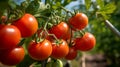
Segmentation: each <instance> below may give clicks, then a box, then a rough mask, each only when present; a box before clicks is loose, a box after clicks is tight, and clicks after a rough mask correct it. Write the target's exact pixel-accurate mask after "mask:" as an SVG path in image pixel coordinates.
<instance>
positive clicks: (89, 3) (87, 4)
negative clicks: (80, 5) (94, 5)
mask: <svg viewBox="0 0 120 67" xmlns="http://www.w3.org/2000/svg"><path fill="white" fill-rule="evenodd" d="M85 5H86V9H87V10H89V8H90V6H91V0H85Z"/></svg>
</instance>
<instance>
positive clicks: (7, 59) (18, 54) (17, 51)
mask: <svg viewBox="0 0 120 67" xmlns="http://www.w3.org/2000/svg"><path fill="white" fill-rule="evenodd" d="M24 56H25V50H24V48H23V47H21V46H19V47H15V48H13V49H9V50H4V51H2V52H0V61H1V63H2V64H5V65H9V66H13V65H16V64H19V63H20V62H21V61H22V60H23V59H24Z"/></svg>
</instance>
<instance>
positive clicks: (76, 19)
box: [69, 13, 88, 30]
mask: <svg viewBox="0 0 120 67" xmlns="http://www.w3.org/2000/svg"><path fill="white" fill-rule="evenodd" d="M69 23H70V25H71V26H72V27H73V29H78V30H81V29H83V28H85V27H86V26H87V25H88V17H87V16H86V15H85V14H84V13H77V14H76V15H75V16H73V17H71V18H70V19H69Z"/></svg>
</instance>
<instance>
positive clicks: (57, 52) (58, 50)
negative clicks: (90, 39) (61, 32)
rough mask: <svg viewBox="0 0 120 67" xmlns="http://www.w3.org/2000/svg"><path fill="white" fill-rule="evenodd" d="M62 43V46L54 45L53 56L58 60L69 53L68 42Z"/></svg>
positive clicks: (62, 41)
mask: <svg viewBox="0 0 120 67" xmlns="http://www.w3.org/2000/svg"><path fill="white" fill-rule="evenodd" d="M60 42H61V43H60V44H53V45H52V54H51V56H52V57H53V58H57V59H60V58H64V57H65V56H66V55H67V54H68V52H69V47H68V44H67V42H66V41H65V40H61V41H60Z"/></svg>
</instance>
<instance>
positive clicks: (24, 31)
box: [13, 13, 38, 37]
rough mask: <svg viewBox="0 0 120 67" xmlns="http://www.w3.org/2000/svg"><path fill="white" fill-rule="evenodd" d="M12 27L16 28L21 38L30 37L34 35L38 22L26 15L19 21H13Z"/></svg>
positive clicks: (31, 16)
mask: <svg viewBox="0 0 120 67" xmlns="http://www.w3.org/2000/svg"><path fill="white" fill-rule="evenodd" d="M13 25H15V26H17V27H18V29H19V30H20V32H21V36H22V37H30V36H32V35H33V34H35V32H36V31H37V29H38V22H37V20H36V18H35V17H34V16H33V15H31V14H28V13H26V14H25V15H23V16H22V17H21V18H20V19H18V20H16V21H14V22H13Z"/></svg>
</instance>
